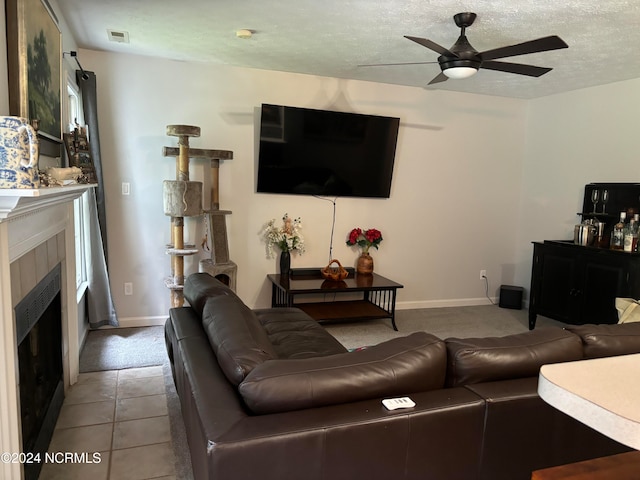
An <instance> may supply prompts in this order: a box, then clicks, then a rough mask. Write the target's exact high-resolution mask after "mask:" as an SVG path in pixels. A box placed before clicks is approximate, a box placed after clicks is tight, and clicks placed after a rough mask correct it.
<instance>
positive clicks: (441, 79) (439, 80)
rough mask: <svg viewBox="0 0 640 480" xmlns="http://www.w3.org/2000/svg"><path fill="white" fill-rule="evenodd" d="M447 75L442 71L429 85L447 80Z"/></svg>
mask: <svg viewBox="0 0 640 480" xmlns="http://www.w3.org/2000/svg"><path fill="white" fill-rule="evenodd" d="M448 78H449V77H447V76H446V75H445V74H444V73H442V72H440V73H439V74H438V75H437V76H436V77H435V78H434V79H433V80H431V81H430V82H429V83H428V84H427V85H433V84H434V83H440V82H446V81H447V79H448Z"/></svg>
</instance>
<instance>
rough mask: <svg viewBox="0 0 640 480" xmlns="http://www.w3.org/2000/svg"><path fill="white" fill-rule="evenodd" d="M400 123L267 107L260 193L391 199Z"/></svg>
mask: <svg viewBox="0 0 640 480" xmlns="http://www.w3.org/2000/svg"><path fill="white" fill-rule="evenodd" d="M399 125H400V119H399V118H394V117H383V116H377V115H363V114H357V113H344V112H332V111H326V110H313V109H309V108H297V107H285V106H281V105H269V104H263V105H262V110H261V115H260V146H259V153H258V184H257V191H258V192H263V193H284V194H297V195H320V196H339V197H381V198H388V197H389V194H390V191H391V176H392V174H393V161H394V158H395V151H396V141H397V138H398V127H399Z"/></svg>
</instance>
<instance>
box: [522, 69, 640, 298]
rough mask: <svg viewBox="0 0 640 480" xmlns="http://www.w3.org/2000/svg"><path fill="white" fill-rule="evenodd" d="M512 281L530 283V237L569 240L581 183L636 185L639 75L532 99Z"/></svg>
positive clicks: (639, 174) (579, 203)
mask: <svg viewBox="0 0 640 480" xmlns="http://www.w3.org/2000/svg"><path fill="white" fill-rule="evenodd" d="M528 107H529V113H528V124H527V148H526V155H525V159H524V170H523V181H522V192H521V201H522V207H521V209H520V211H521V214H520V215H519V219H518V221H519V224H518V239H517V245H518V248H517V254H516V255H517V257H516V263H517V265H518V269H517V275H516V279H517V280H516V281H517V282H518V283H519V284H521V285H526V286H527V287H528V285H529V282H530V278H531V256H532V248H531V243H530V242H531V241H534V240H544V239H567V238H573V226H574V225H575V224H576V223H579V221H580V217H579V216H578V215H576V214H577V212H579V211H580V210H581V209H582V199H583V195H584V186H585V184H587V183H590V182H640V169H639V165H640V161H639V157H638V144H637V138H638V127H637V126H638V125H639V124H640V108H639V107H640V79H635V80H628V81H624V82H617V83H612V84H609V85H603V86H599V87H592V88H586V89H582V90H576V91H573V92H567V93H564V94H562V95H553V96H549V97H544V98H539V99H537V100H531V101H530V102H529V106H528Z"/></svg>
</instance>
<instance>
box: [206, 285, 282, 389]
mask: <svg viewBox="0 0 640 480" xmlns="http://www.w3.org/2000/svg"><path fill="white" fill-rule="evenodd" d="M202 326H203V327H204V330H205V332H206V333H207V336H208V337H209V343H211V348H212V349H213V352H214V353H215V355H216V358H217V359H218V363H219V364H220V368H221V369H222V371H223V372H224V374H225V375H226V377H227V378H228V379H229V381H230V382H231V383H232V384H234V385H238V384H240V382H242V380H244V378H245V377H246V376H247V374H248V373H249V372H250V371H251V370H252V369H253V368H255V367H256V365H260V364H261V363H262V362H264V361H265V360H270V359H274V358H277V355H276V353H275V351H274V350H273V347H272V346H271V342H270V341H269V337H268V336H267V333H266V332H265V331H264V328H262V325H261V324H260V321H259V320H258V318H257V317H256V316H255V315H254V314H253V312H252V311H251V310H250V309H249V308H248V307H247V306H246V305H245V304H244V303H242V301H241V300H240V299H239V298H238V297H236V296H235V295H222V296H213V297H209V298H208V299H207V301H206V303H205V305H204V309H203V313H202Z"/></svg>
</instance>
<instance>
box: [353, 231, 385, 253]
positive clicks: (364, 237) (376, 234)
mask: <svg viewBox="0 0 640 480" xmlns="http://www.w3.org/2000/svg"><path fill="white" fill-rule="evenodd" d="M381 241H382V233H380V230H376V229H375V228H369V229H367V230H362V229H361V228H354V229H353V230H351V231H350V232H349V236H348V238H347V245H349V246H350V247H353V246H354V245H358V246H359V247H362V253H367V252H368V251H369V248H371V247H375V248H376V250H377V249H378V245H380V242H381Z"/></svg>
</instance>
